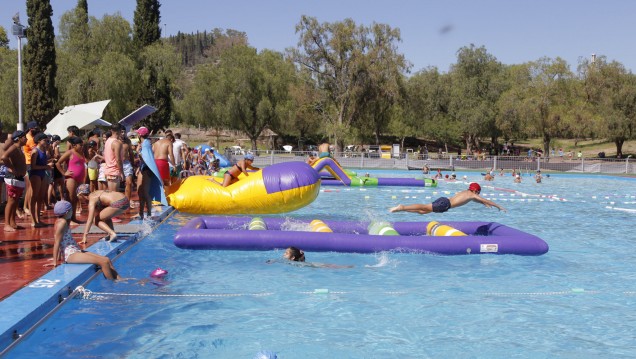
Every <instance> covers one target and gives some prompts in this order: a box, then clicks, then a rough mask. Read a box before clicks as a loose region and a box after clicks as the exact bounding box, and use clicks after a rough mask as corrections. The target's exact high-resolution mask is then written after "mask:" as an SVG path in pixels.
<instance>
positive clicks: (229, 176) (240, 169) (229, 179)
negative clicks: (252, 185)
mask: <svg viewBox="0 0 636 359" xmlns="http://www.w3.org/2000/svg"><path fill="white" fill-rule="evenodd" d="M253 162H254V155H253V154H251V153H248V154H246V155H245V157H244V158H243V159H242V160H240V161H238V162H237V163H236V164H235V165H234V166H232V167H230V168H229V169H228V170H227V172H225V174H224V175H223V187H227V186H229V185H231V184H233V183H236V182H238V176H239V175H240V174H241V173H244V174H245V176H249V174H248V173H247V170H248V169H250V170H258V169H259V168H258V167H254V166H252V163H253Z"/></svg>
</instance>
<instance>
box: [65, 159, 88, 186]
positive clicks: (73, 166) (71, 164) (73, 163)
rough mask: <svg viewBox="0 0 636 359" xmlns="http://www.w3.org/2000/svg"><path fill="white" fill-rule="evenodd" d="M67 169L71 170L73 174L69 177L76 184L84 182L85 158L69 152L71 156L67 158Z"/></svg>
mask: <svg viewBox="0 0 636 359" xmlns="http://www.w3.org/2000/svg"><path fill="white" fill-rule="evenodd" d="M68 170H69V171H73V175H72V176H71V177H70V178H72V179H73V180H75V182H76V183H77V184H82V183H84V178H86V160H85V159H84V158H83V157H80V156H76V155H75V154H74V153H73V154H71V158H70V159H69V160H68Z"/></svg>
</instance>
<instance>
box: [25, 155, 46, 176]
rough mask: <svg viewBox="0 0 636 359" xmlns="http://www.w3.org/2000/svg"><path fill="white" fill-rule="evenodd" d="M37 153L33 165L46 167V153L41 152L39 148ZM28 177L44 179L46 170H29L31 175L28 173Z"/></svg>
mask: <svg viewBox="0 0 636 359" xmlns="http://www.w3.org/2000/svg"><path fill="white" fill-rule="evenodd" d="M37 151H38V152H37V153H38V156H37V157H36V158H35V164H36V165H38V166H46V165H47V160H48V158H47V156H46V152H44V151H41V150H40V149H39V148H38V149H37ZM29 176H38V177H40V178H41V179H44V176H46V170H45V169H39V170H33V169H32V170H31V173H29Z"/></svg>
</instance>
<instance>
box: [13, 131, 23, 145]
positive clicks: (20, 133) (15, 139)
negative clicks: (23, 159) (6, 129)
mask: <svg viewBox="0 0 636 359" xmlns="http://www.w3.org/2000/svg"><path fill="white" fill-rule="evenodd" d="M24 136H26V133H24V131H22V130H17V131H15V132H13V135H11V138H12V139H13V142H18V140H19V139H20V137H24Z"/></svg>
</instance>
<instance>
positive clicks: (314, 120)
mask: <svg viewBox="0 0 636 359" xmlns="http://www.w3.org/2000/svg"><path fill="white" fill-rule="evenodd" d="M320 91H321V90H320V89H319V88H318V87H317V86H316V83H315V82H314V80H313V79H312V78H311V76H310V75H309V73H308V71H306V70H304V71H303V70H301V71H298V72H297V73H296V74H295V77H294V79H293V81H292V83H291V84H290V86H289V97H290V101H289V103H288V105H289V106H287V111H286V113H287V116H286V121H282V122H281V124H280V126H279V127H278V128H276V130H277V132H279V133H285V134H291V135H294V136H297V137H298V139H299V142H300V143H304V142H306V140H307V139H308V138H310V137H317V135H318V134H319V133H320V132H321V131H323V130H324V129H323V128H322V126H321V124H322V123H323V121H322V113H323V109H322V108H321V106H322V104H321V98H322V97H323V95H322V94H321V93H320Z"/></svg>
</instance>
